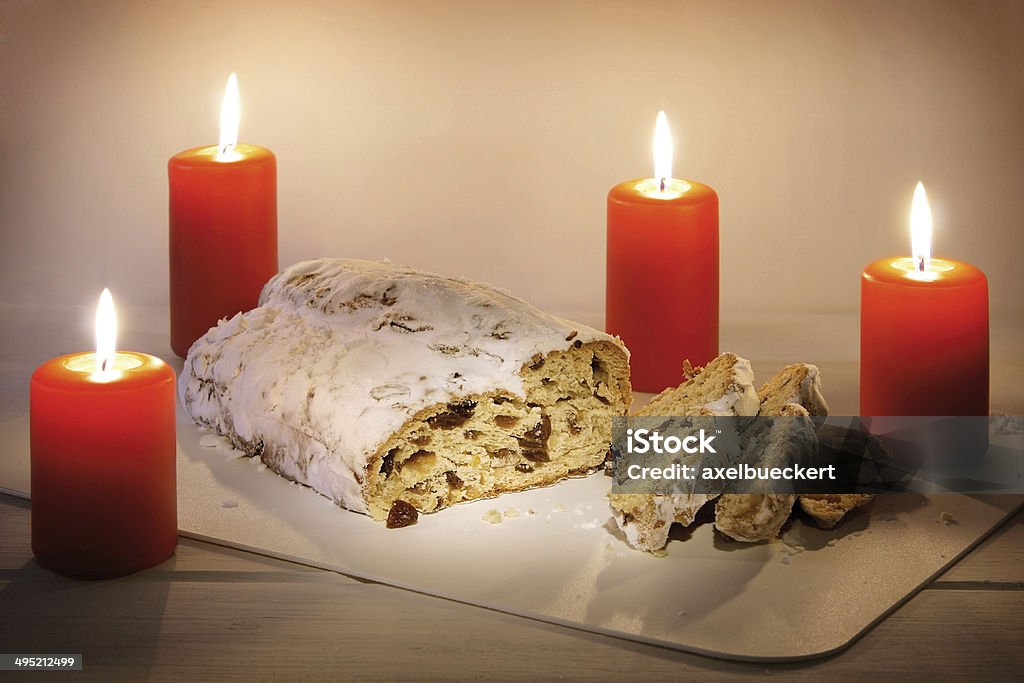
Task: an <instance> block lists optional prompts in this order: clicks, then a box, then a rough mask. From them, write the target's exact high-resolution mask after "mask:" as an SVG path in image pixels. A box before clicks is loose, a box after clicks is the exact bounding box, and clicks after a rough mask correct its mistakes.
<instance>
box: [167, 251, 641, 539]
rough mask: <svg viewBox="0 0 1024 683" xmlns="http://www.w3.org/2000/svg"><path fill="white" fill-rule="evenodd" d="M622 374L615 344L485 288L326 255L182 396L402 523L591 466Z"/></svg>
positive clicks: (212, 334) (196, 370) (344, 497)
mask: <svg viewBox="0 0 1024 683" xmlns="http://www.w3.org/2000/svg"><path fill="white" fill-rule="evenodd" d="M628 362H629V355H628V352H627V351H626V349H625V347H624V346H623V345H622V343H621V341H619V340H618V339H617V338H613V337H611V336H609V335H607V334H604V333H603V332H599V331H597V330H594V329H591V328H589V327H585V326H582V325H578V324H575V323H571V322H568V321H565V320H562V319H560V318H556V317H554V316H550V315H547V314H545V313H542V312H541V311H539V310H537V309H536V308H534V307H533V306H531V305H529V304H527V303H526V302H525V301H523V300H521V299H518V298H516V297H514V296H512V295H510V294H509V293H507V292H505V291H503V290H499V289H496V288H494V287H491V286H489V285H485V284H479V283H474V282H470V281H468V280H464V279H457V278H449V277H442V276H439V275H433V274H429V273H424V272H420V271H417V270H413V269H411V268H405V267H400V266H395V265H392V264H390V263H386V262H371V261H359V260H340V259H333V260H332V259H319V260H313V261H305V262H302V263H298V264H295V265H293V266H291V267H290V268H288V269H286V270H285V271H283V272H281V273H279V274H278V275H276V276H275V277H274V278H272V279H271V280H270V282H268V283H267V285H266V286H265V287H264V289H263V293H262V294H261V296H260V305H259V307H257V308H255V309H253V310H252V311H249V312H247V313H240V314H238V315H236V316H235V317H233V318H231V319H230V320H222V321H221V322H220V323H219V324H218V325H217V327H214V328H212V329H211V330H210V331H209V332H208V333H207V334H206V335H205V336H203V337H202V338H200V339H199V340H198V341H197V342H196V343H195V344H194V345H193V346H192V348H191V349H190V350H189V353H188V358H187V359H186V361H185V367H184V370H183V372H182V375H181V379H180V381H179V393H180V397H181V401H182V403H183V405H184V407H185V410H186V412H187V413H188V414H189V415H190V416H191V417H192V419H193V420H194V421H196V422H197V423H198V424H200V425H203V426H206V427H209V428H212V429H214V430H216V431H217V432H218V433H220V434H222V435H224V436H226V437H227V438H228V439H229V440H230V441H231V442H232V444H234V445H235V446H236V447H237V448H239V449H241V450H243V451H245V452H246V453H248V454H250V455H254V456H259V457H260V458H261V459H262V460H263V462H264V463H266V464H267V466H268V467H270V468H271V469H273V470H274V471H276V472H278V473H279V474H281V475H282V476H284V477H287V478H289V479H293V480H295V481H298V482H300V483H303V484H306V485H308V486H311V487H312V488H314V489H316V490H317V491H319V492H320V493H322V494H323V495H325V496H327V497H328V498H331V499H332V500H334V501H336V502H337V503H338V504H340V505H342V506H344V507H346V508H348V509H350V510H355V511H358V512H364V513H368V514H369V515H370V516H372V517H373V518H374V519H378V520H383V519H386V518H388V516H389V512H392V511H393V510H394V511H395V512H393V514H392V517H395V518H396V519H397V520H398V521H397V522H396V524H399V523H402V522H407V521H409V517H410V515H411V516H412V518H413V519H414V518H415V510H419V511H422V512H429V511H433V510H438V509H441V508H444V507H446V506H449V505H452V504H454V503H457V502H460V501H468V500H474V499H478V498H484V497H489V496H494V495H497V494H500V493H503V492H507V491H520V490H523V489H527V488H531V487H535V486H543V485H547V484H551V483H553V482H556V481H558V480H560V479H563V478H565V477H568V476H573V475H582V474H587V473H589V472H592V471H594V470H595V469H596V468H598V467H599V466H601V464H602V463H603V461H604V458H605V454H606V452H607V450H608V444H609V443H610V440H611V418H612V416H614V415H623V414H625V412H626V410H627V409H628V406H629V402H630V395H631V394H630V385H629V364H628ZM414 509H415V510H414ZM396 513H397V514H396Z"/></svg>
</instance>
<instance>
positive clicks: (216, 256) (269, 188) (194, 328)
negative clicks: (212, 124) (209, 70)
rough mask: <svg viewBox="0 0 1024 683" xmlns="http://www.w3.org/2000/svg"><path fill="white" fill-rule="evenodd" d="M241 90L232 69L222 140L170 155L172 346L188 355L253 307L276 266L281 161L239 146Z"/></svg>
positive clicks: (266, 151)
mask: <svg viewBox="0 0 1024 683" xmlns="http://www.w3.org/2000/svg"><path fill="white" fill-rule="evenodd" d="M237 137H238V89H237V85H235V75H234V74H231V78H230V79H229V80H228V88H227V90H226V92H225V95H224V103H223V105H222V108H221V141H220V144H218V145H215V146H208V147H196V148H193V149H189V150H185V151H184V152H180V153H179V154H175V155H174V156H173V157H171V159H170V161H169V162H168V164H167V175H168V181H169V186H170V231H169V232H170V293H171V348H172V349H173V350H174V352H175V353H176V354H178V355H179V356H181V357H185V355H186V354H187V353H188V349H189V347H190V346H192V343H193V342H195V340H196V339H198V338H199V337H201V336H202V335H204V334H205V333H206V331H207V330H209V329H210V328H211V327H213V326H214V325H216V324H217V321H218V320H220V319H221V318H224V317H230V316H232V315H234V314H235V313H238V312H239V311H247V310H249V309H251V308H255V307H256V305H257V300H258V299H259V295H260V290H261V289H262V288H263V285H264V284H265V283H266V281H267V280H268V279H270V277H271V276H272V275H274V274H275V273H276V272H277V160H276V158H275V157H274V154H273V153H272V152H271V151H270V150H269V149H265V148H263V147H257V146H255V145H248V144H238V143H237V142H236V140H237Z"/></svg>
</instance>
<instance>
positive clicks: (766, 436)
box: [715, 403, 818, 543]
mask: <svg viewBox="0 0 1024 683" xmlns="http://www.w3.org/2000/svg"><path fill="white" fill-rule="evenodd" d="M776 418H777V419H775V420H767V419H766V420H758V421H757V422H755V423H753V424H752V425H751V426H750V427H748V428H747V429H746V430H745V431H744V433H743V453H744V458H743V460H744V461H745V462H747V463H749V464H750V465H751V466H753V467H758V468H766V469H767V468H772V467H779V468H785V467H789V466H792V465H794V464H806V463H808V462H810V461H811V460H813V459H814V457H815V455H816V454H817V452H818V437H817V436H815V433H814V423H813V422H811V419H810V416H809V415H808V412H807V410H806V409H805V408H804V407H803V406H800V405H797V404H795V403H787V404H786V405H784V406H782V407H781V408H779V411H778V415H777V416H776ZM754 485H755V486H757V487H759V488H762V489H765V490H764V491H755V492H749V493H728V492H726V493H724V494H723V495H722V496H720V497H719V498H718V500H717V502H716V503H715V528H716V529H718V530H719V531H720V532H722V533H723V534H725V535H726V536H729V537H730V538H733V539H735V540H737V541H744V542H746V543H754V542H757V541H763V540H766V539H769V538H773V537H775V536H776V535H777V534H778V533H779V530H780V529H781V528H782V525H783V524H785V523H786V520H787V519H789V515H790V513H791V512H792V510H793V504H794V503H795V502H796V499H797V497H796V495H795V494H792V493H776V492H773V491H771V490H769V486H768V484H767V482H766V481H764V480H758V481H756V482H754Z"/></svg>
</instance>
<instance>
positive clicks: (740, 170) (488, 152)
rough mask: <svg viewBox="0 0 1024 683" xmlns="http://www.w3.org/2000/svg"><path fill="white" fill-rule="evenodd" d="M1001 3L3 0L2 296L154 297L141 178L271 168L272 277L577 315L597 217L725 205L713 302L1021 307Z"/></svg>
mask: <svg viewBox="0 0 1024 683" xmlns="http://www.w3.org/2000/svg"><path fill="white" fill-rule="evenodd" d="M1022 33H1024V3H1021V2H1017V1H1015V0H1009V1H1006V2H999V1H994V0H993V1H989V2H964V1H962V0H953V1H951V2H938V1H935V2H917V1H906V2H903V1H884V2H867V1H858V2H852V1H851V2H830V1H826V0H815V1H806V2H805V1H795V0H794V1H782V2H692V1H680V2H639V3H637V2H604V1H600V0H593V1H590V2H547V3H545V2H486V1H482V0H477V1H475V2H463V1H444V0H435V1H433V2H431V1H427V0H423V1H418V2H417V1H412V0H389V1H388V2H369V1H356V2H315V1H309V0H301V1H292V2H287V3H254V2H235V1H223V2H216V1H212V0H211V1H205V2H185V1H172V0H152V1H142V0H139V1H137V2H127V1H124V2H118V1H104V2H100V1H82V2H72V1H70V0H69V1H67V2H57V1H55V0H36V1H32V0H0V231H2V232H0V235H2V239H3V246H2V252H0V303H19V302H20V303H24V302H29V303H36V304H91V303H92V301H94V300H95V297H96V294H97V292H98V291H99V289H100V288H101V287H103V286H104V285H109V286H111V287H112V288H113V289H114V291H115V294H116V295H117V296H118V297H119V298H120V299H121V300H122V301H125V302H128V303H138V304H154V303H161V302H163V301H164V300H165V299H166V293H167V266H166V230H167V227H166V221H167V217H166V201H167V198H166V161H167V158H168V157H169V156H171V155H172V154H173V153H175V152H177V151H179V150H181V149H183V148H186V147H191V146H195V145H201V144H211V143H212V142H213V141H215V140H216V136H217V107H218V103H219V98H220V95H221V91H222V88H223V85H224V81H225V79H226V76H227V74H228V72H230V71H231V70H235V71H237V72H238V76H239V79H240V85H241V93H242V98H243V120H242V124H241V131H242V134H241V137H242V138H243V139H244V140H245V141H249V142H253V143H257V144H262V145H265V146H267V147H270V148H271V149H273V150H274V151H275V152H276V153H277V155H278V158H279V165H280V169H279V183H280V190H279V191H280V195H279V201H280V235H281V260H282V264H286V263H289V262H291V261H294V260H298V259H300V258H306V257H313V256H320V255H346V256H359V257H370V258H377V257H382V256H389V257H391V258H392V259H394V260H396V261H402V262H407V263H410V264H413V265H416V266H420V267H423V268H428V269H432V270H436V271H442V272H446V273H453V274H463V275H466V276H470V277H473V278H481V279H487V280H490V281H493V282H495V283H496V284H500V285H503V286H505V287H508V288H510V289H512V290H514V291H515V292H517V293H519V294H521V295H523V296H525V297H527V298H529V299H531V300H533V301H534V302H536V303H538V304H540V305H542V306H544V307H546V308H549V309H553V310H557V311H563V312H578V311H599V310H602V309H603V286H604V200H605V193H606V192H607V190H608V189H609V188H610V187H611V186H612V185H613V184H614V183H616V182H618V181H620V180H624V179H626V178H630V177H637V176H646V175H649V174H650V173H651V160H650V139H651V135H652V132H653V127H654V117H655V114H656V113H657V110H658V109H664V110H665V111H666V112H667V114H668V116H669V120H670V123H671V125H672V128H673V132H674V134H675V136H676V148H677V153H678V157H677V162H676V169H677V175H680V176H683V177H690V178H695V179H698V180H702V181H704V182H707V183H709V184H711V185H712V186H714V187H715V188H716V189H717V190H718V191H719V194H720V196H721V202H722V230H721V236H722V308H723V310H724V311H725V312H727V313H728V312H742V311H749V310H754V309H760V310H770V311H792V310H797V309H801V310H808V311H821V312H843V311H849V312H852V311H855V310H856V309H857V302H858V275H859V272H860V269H861V268H862V267H863V265H864V264H865V263H867V262H868V261H870V260H873V259H875V258H878V257H880V256H886V255H894V254H902V253H905V252H906V251H907V250H908V249H909V246H908V245H909V237H908V229H907V215H908V212H909V207H910V199H911V195H912V191H913V187H914V183H915V182H916V181H917V180H918V179H919V178H920V179H923V180H924V182H925V185H926V187H927V188H928V191H929V194H930V197H931V200H932V208H933V212H934V214H935V217H936V244H935V253H936V255H946V256H951V257H954V258H960V259H964V260H968V261H971V262H973V263H975V264H976V265H978V266H980V267H981V268H983V269H984V270H985V271H986V272H987V273H988V274H989V278H990V281H991V286H992V306H993V309H994V310H996V311H999V312H1004V313H1012V314H1013V315H1014V316H1015V317H1016V318H1018V319H1020V318H1021V317H1022V313H1024V304H1022V303H1021V293H1022V292H1024V286H1022V284H1024V266H1022V263H1021V260H1022V256H1024V191H1022V189H1021V186H1022V181H1024V41H1022V40H1021V35H1022Z"/></svg>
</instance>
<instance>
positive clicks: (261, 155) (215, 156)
mask: <svg viewBox="0 0 1024 683" xmlns="http://www.w3.org/2000/svg"><path fill="white" fill-rule="evenodd" d="M273 159H274V153H273V152H271V151H270V150H269V149H267V148H266V147H260V146H259V145H250V144H247V143H244V142H241V143H238V144H236V145H232V146H231V147H230V148H229V149H228V151H227V153H226V154H221V149H220V147H218V146H217V145H206V146H205V147H193V148H192V149H186V150H185V151H183V152H178V153H177V154H175V155H174V156H173V157H171V160H170V162H169V163H170V165H172V166H179V167H180V166H184V167H198V166H224V165H236V164H261V163H266V162H268V161H272V160H273Z"/></svg>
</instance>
